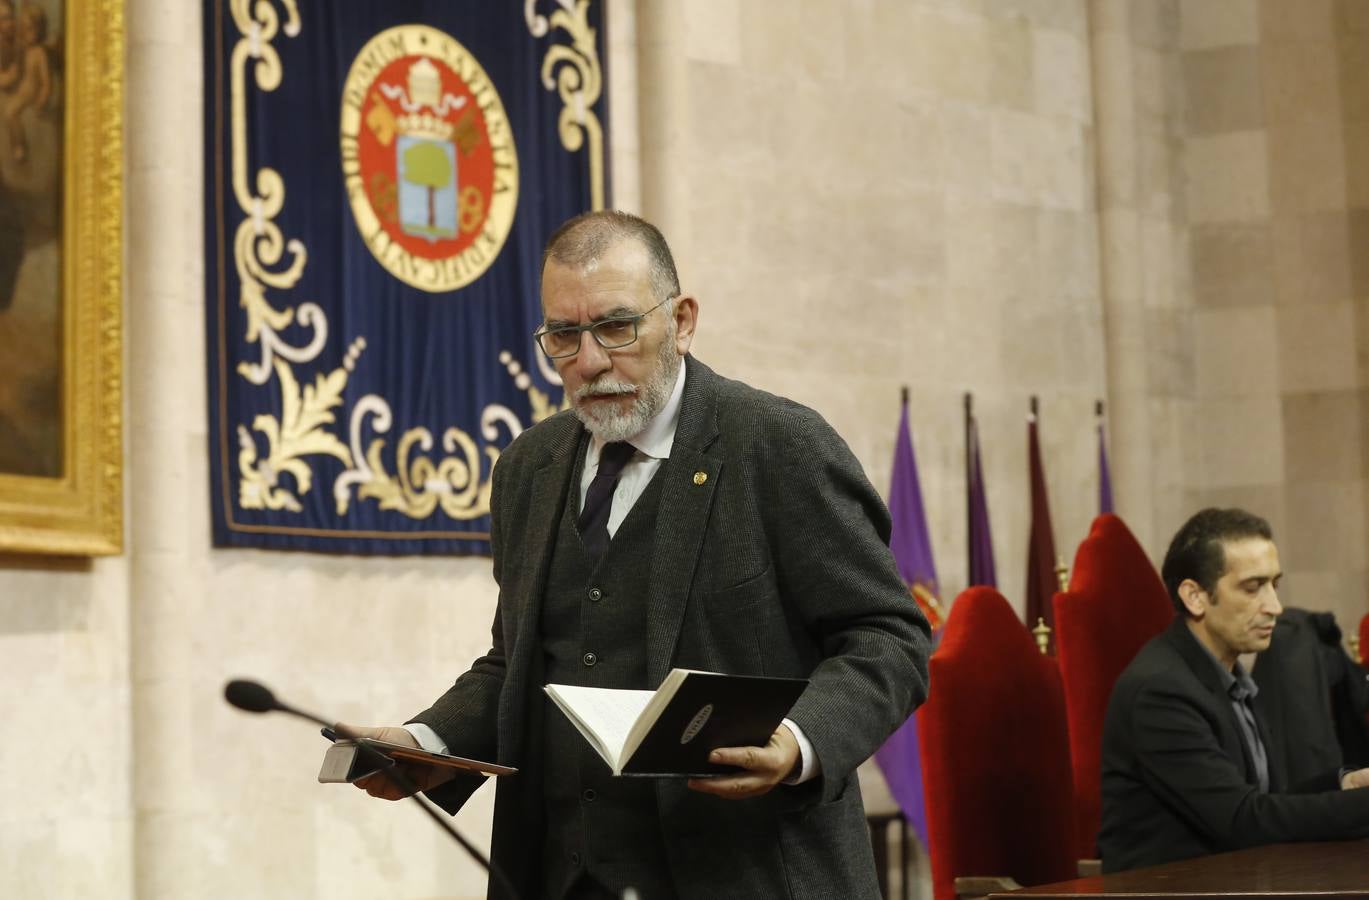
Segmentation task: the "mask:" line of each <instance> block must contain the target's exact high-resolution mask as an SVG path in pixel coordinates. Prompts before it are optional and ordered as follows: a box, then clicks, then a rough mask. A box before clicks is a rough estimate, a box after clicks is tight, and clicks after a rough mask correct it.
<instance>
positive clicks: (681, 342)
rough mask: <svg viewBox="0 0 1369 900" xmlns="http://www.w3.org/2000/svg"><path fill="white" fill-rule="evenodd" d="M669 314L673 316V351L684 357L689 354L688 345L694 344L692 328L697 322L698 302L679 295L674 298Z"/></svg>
mask: <svg viewBox="0 0 1369 900" xmlns="http://www.w3.org/2000/svg"><path fill="white" fill-rule="evenodd" d="M671 312H672V313H674V315H675V349H676V350H678V351H679V353H680V355H681V356H684V355H685V354H686V353H688V352H689V345H690V344H692V343H694V327H695V326H696V325H697V324H698V322H699V301H698V300H696V299H694V297H693V296H691V295H689V294H681V295H680V296H678V297H676V298H675V304H674V308H673V309H672V310H671Z"/></svg>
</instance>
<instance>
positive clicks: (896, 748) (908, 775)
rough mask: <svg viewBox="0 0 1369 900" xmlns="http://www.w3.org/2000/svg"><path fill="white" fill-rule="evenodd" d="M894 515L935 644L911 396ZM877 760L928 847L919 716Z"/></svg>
mask: <svg viewBox="0 0 1369 900" xmlns="http://www.w3.org/2000/svg"><path fill="white" fill-rule="evenodd" d="M889 514H890V516H891V517H892V519H893V530H892V532H891V533H890V535H889V548H890V549H891V550H892V551H893V553H894V561H895V563H897V565H898V571H899V574H900V575H902V576H903V580H904V582H906V583H907V585H908V590H909V591H910V592H911V593H912V595H913V599H914V600H915V601H917V605H918V606H919V607H920V608H921V609H922V612H923V614H924V615H926V616H927V620H928V621H929V622H930V623H931V625H932V641H933V642H934V643H935V641H936V639H937V638H938V637H939V636H940V634H941V624H942V621H943V619H944V616H943V611H942V609H941V604H940V602H939V600H938V599H937V583H936V564H935V563H934V562H933V561H932V541H931V534H930V533H929V532H928V531H927V514H926V512H925V510H924V509H923V506H922V486H921V484H920V483H919V482H918V477H917V458H916V457H915V456H914V455H913V440H912V436H911V434H910V432H909V427H908V399H907V395H906V394H905V395H904V399H903V414H902V416H901V417H900V418H899V423H898V437H897V438H896V440H895V442H894V471H893V476H892V478H891V479H890V482H889ZM875 761H876V762H878V763H879V767H880V769H881V770H882V771H883V772H884V780H885V782H886V783H887V784H888V785H889V793H891V794H892V795H893V797H894V800H896V801H897V802H898V805H899V808H900V809H902V810H903V815H904V817H905V818H906V819H907V820H908V824H910V825H911V826H912V827H913V831H914V832H916V833H917V837H918V840H920V841H922V845H923V846H924V847H925V846H927V808H926V804H925V802H924V800H923V794H922V758H921V753H920V752H919V750H918V740H917V716H916V714H914V715H912V716H909V717H908V721H906V722H904V723H903V725H902V726H901V727H900V728H899V729H898V730H897V731H895V732H894V733H893V734H892V735H890V736H889V739H888V740H887V741H885V742H884V746H883V747H880V748H879V751H878V752H877V753H875Z"/></svg>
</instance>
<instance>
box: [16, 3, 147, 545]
mask: <svg viewBox="0 0 1369 900" xmlns="http://www.w3.org/2000/svg"><path fill="white" fill-rule="evenodd" d="M123 74H124V40H123V0H0V552H19V553H55V554H66V555H80V556H88V555H100V554H111V553H118V552H120V550H121V549H122V546H123V490H122V486H123V442H122V417H121V405H122V327H121V320H122V290H121V287H122V253H123V223H122V205H123V190H122V184H123V177H122V176H123Z"/></svg>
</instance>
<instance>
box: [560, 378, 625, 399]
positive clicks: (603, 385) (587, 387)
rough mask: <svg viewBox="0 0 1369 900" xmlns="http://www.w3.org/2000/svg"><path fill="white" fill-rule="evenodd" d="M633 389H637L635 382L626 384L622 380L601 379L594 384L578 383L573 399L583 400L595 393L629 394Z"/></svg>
mask: <svg viewBox="0 0 1369 900" xmlns="http://www.w3.org/2000/svg"><path fill="white" fill-rule="evenodd" d="M635 390H637V386H636V385H635V384H628V383H627V382H623V381H602V382H597V383H595V384H582V385H580V387H579V388H577V389H576V391H575V399H576V400H583V399H585V398H586V397H589V396H591V395H595V394H598V395H603V394H631V393H632V392H633V391H635Z"/></svg>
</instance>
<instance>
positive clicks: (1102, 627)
mask: <svg viewBox="0 0 1369 900" xmlns="http://www.w3.org/2000/svg"><path fill="white" fill-rule="evenodd" d="M1173 618H1174V606H1173V605H1172V604H1171V603H1170V600H1169V594H1168V593H1166V592H1165V586H1164V583H1163V582H1162V581H1161V580H1160V575H1159V573H1158V572H1156V571H1155V567H1154V566H1153V565H1152V564H1151V562H1150V559H1149V558H1148V557H1147V556H1146V553H1145V551H1144V550H1142V549H1141V545H1140V544H1138V543H1137V542H1136V538H1134V537H1132V534H1131V531H1130V530H1129V529H1128V528H1127V526H1126V525H1125V524H1123V522H1122V520H1121V519H1119V518H1118V517H1117V516H1115V515H1112V514H1110V513H1109V514H1107V515H1102V516H1099V517H1098V518H1096V519H1094V520H1093V527H1092V528H1091V529H1090V530H1089V535H1088V537H1087V538H1085V539H1084V542H1083V543H1081V544H1080V545H1079V552H1078V553H1076V554H1075V556H1074V571H1073V572H1072V573H1071V575H1070V589H1069V590H1068V591H1062V592H1060V593H1058V594H1056V595H1055V656H1056V659H1057V660H1058V661H1059V663H1060V678H1061V681H1062V682H1063V684H1064V688H1065V711H1066V713H1067V714H1068V716H1069V733H1070V757H1071V759H1072V760H1073V763H1074V794H1075V804H1076V806H1077V812H1076V815H1077V828H1078V835H1079V850H1078V852H1079V855H1080V856H1081V857H1095V856H1097V855H1098V852H1097V840H1098V825H1099V822H1100V821H1101V817H1102V787H1101V783H1100V782H1101V767H1102V753H1103V717H1104V715H1105V714H1106V713H1107V709H1108V698H1109V697H1110V696H1111V695H1112V685H1113V683H1114V682H1116V681H1117V676H1119V675H1121V674H1122V670H1123V669H1125V668H1126V667H1127V665H1128V664H1129V663H1130V662H1131V660H1132V657H1134V656H1135V655H1136V652H1137V651H1138V650H1140V649H1141V647H1142V646H1143V645H1144V644H1145V643H1146V641H1148V640H1150V639H1151V638H1152V637H1154V636H1155V635H1157V634H1159V633H1160V632H1161V631H1164V630H1165V628H1166V627H1167V626H1168V625H1169V623H1170V621H1171V620H1172V619H1173Z"/></svg>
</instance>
